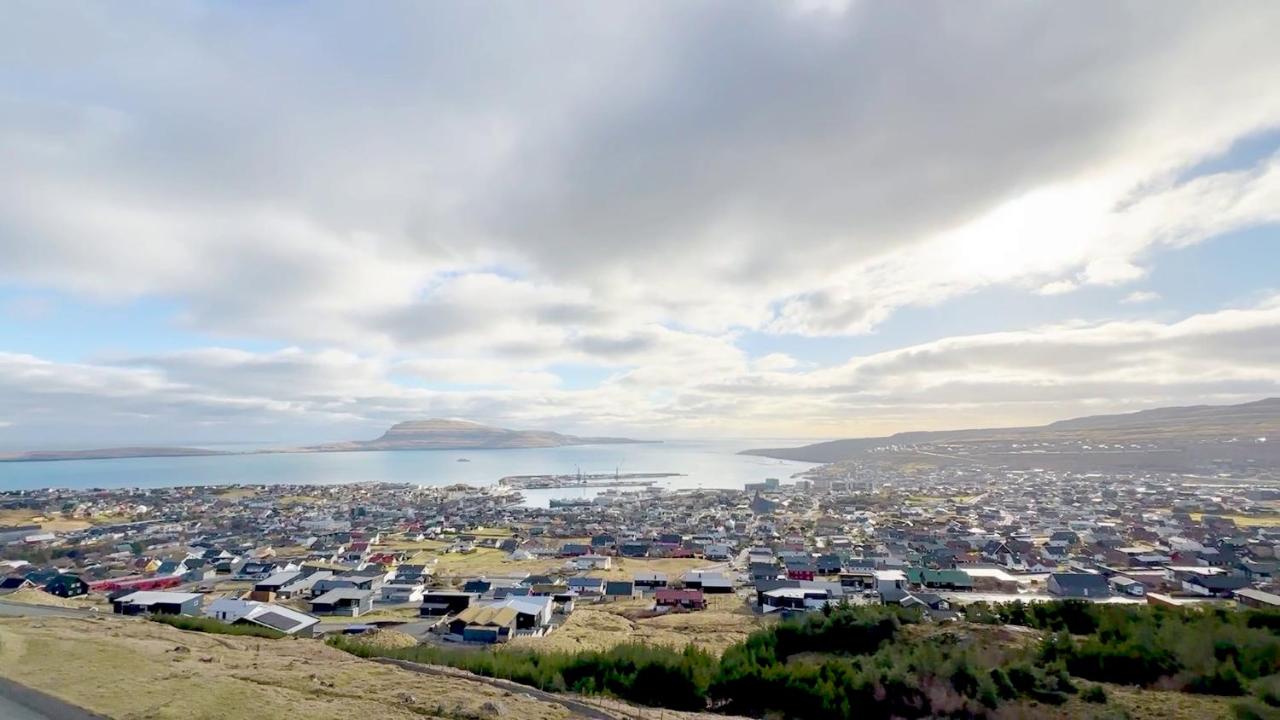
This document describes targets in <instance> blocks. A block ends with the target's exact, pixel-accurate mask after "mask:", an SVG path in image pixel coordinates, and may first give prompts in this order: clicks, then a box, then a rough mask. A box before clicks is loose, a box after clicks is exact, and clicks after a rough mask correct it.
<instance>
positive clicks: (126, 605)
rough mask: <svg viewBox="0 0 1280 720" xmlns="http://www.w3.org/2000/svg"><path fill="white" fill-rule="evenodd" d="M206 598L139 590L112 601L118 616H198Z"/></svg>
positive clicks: (194, 595)
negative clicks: (201, 604)
mask: <svg viewBox="0 0 1280 720" xmlns="http://www.w3.org/2000/svg"><path fill="white" fill-rule="evenodd" d="M202 602H204V596H203V595H201V594H199V593H184V592H164V591H159V590H137V591H134V592H130V593H127V594H124V595H121V596H120V597H117V598H115V599H113V600H112V601H111V608H112V610H113V611H114V612H115V613H116V614H117V615H196V614H198V613H199V612H200V603H202Z"/></svg>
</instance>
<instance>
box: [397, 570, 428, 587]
mask: <svg viewBox="0 0 1280 720" xmlns="http://www.w3.org/2000/svg"><path fill="white" fill-rule="evenodd" d="M430 575H431V570H430V568H428V567H427V566H426V565H400V566H398V567H397V568H396V575H395V577H394V578H392V579H391V582H393V583H396V584H397V585H413V584H414V583H418V582H422V581H423V580H426V579H427V578H428V577H429V576H430Z"/></svg>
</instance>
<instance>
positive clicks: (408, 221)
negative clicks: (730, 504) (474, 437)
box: [0, 0, 1280, 448]
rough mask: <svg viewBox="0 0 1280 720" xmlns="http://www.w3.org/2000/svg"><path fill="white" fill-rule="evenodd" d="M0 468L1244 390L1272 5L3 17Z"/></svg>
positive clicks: (1264, 242)
mask: <svg viewBox="0 0 1280 720" xmlns="http://www.w3.org/2000/svg"><path fill="white" fill-rule="evenodd" d="M3 14H4V21H3V22H0V167H3V172H0V446H2V447H31V448H37V447H39V448H47V447H84V446H104V445H115V444H141V443H146V444H169V443H183V444H199V443H215V442H244V441H252V440H257V441H264V442H308V441H324V440H335V439H350V438H363V437H373V436H376V435H377V434H378V433H380V432H381V430H382V429H383V428H385V427H386V426H387V425H389V424H391V423H394V422H398V421H401V420H409V419H417V418H427V417H457V418H467V419H471V420H476V421H480V422H486V423H491V424H496V425H502V426H506V427H515V428H540V429H556V430H561V431H566V432H577V433H594V434H605V433H609V434H627V435H631V436H635V437H642V438H655V439H660V438H673V437H682V438H683V437H694V438H701V437H705V438H715V437H731V438H753V437H768V438H796V439H801V438H804V439H814V438H830V437H855V436H869V435H881V434H888V433H892V432H897V431H903V430H923V429H944V428H960V427H973V426H997V425H1021V424H1034V423H1042V422H1049V421H1052V420H1057V419H1061V418H1066V417H1073V416H1079V415H1087V414H1097V413H1104V412H1126V411H1133V410H1138V409H1143V408H1150V407H1158V406H1166V405H1185V404H1200V403H1234V402H1243V401H1248V400H1254V399H1258V398H1262V397H1268V396H1275V395H1280V83H1278V82H1276V79H1277V77H1280V43H1277V42H1275V36H1274V29H1275V28H1276V27H1280V3H1260V2H1240V3H1236V2H1230V1H1228V2H1214V3H1203V2H1189V1H1175V2H1167V3H1158V4H1153V3H1149V2H1122V1H1111V0H1108V1H1106V2H1101V1H1098V2H1092V1H1086V2H1073V3H1041V2H1020V3H1008V2H978V3H954V2H912V3H898V2H863V1H861V0H851V1H847V2H841V1H837V0H830V1H823V0H791V1H788V0H776V1H773V2H754V1H752V0H723V1H715V0H707V1H702V0H691V1H690V2H666V1H658V2H654V1H653V0H635V1H632V2H628V1H624V0H617V1H613V2H607V3H601V2H574V3H569V2H557V1H555V0H551V1H549V2H539V3H528V2H417V1H413V2H409V1H406V2H396V1H395V0H386V1H384V2H378V3H351V2H324V1H323V0H319V1H316V2H305V3H303V2H290V1H285V0H279V1H276V2H272V1H270V0H264V1H261V2H225V1H218V2H203V1H192V0H157V1H156V2H132V3H123V4H122V3H104V2H76V1H75V0H68V1H67V2H58V3H49V2H45V1H43V0H14V1H13V2H9V3H6V6H5V10H4V13H3Z"/></svg>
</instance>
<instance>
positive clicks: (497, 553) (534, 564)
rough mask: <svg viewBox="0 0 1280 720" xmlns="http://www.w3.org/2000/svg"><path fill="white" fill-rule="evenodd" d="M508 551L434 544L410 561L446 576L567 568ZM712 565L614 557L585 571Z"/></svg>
mask: <svg viewBox="0 0 1280 720" xmlns="http://www.w3.org/2000/svg"><path fill="white" fill-rule="evenodd" d="M425 542H430V541H425ZM443 546H444V544H441V547H443ZM508 555H509V554H508V553H506V552H504V551H502V550H495V549H493V548H477V549H476V550H475V551H474V552H470V553H441V552H439V551H438V550H437V549H435V548H424V549H421V550H418V551H417V552H416V553H414V555H412V556H411V557H410V558H409V560H408V562H410V563H420V564H428V565H430V564H431V563H432V561H434V562H435V565H434V567H435V572H436V576H437V577H446V578H447V577H454V578H470V577H478V576H481V575H493V576H500V575H508V574H511V573H547V572H552V571H556V570H562V569H564V568H565V565H566V562H567V560H566V559H565V558H546V559H538V560H511V559H509V557H508ZM712 565H716V563H713V562H708V561H706V560H698V559H695V558H614V559H613V567H611V568H610V569H608V570H591V571H588V572H587V573H586V574H588V575H591V576H592V577H603V578H609V579H613V580H630V579H631V577H632V576H633V575H634V574H635V573H645V572H660V573H667V574H668V575H680V574H683V573H684V572H686V571H688V570H693V569H696V568H702V567H708V566H712Z"/></svg>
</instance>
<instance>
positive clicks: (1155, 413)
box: [739, 397, 1280, 463]
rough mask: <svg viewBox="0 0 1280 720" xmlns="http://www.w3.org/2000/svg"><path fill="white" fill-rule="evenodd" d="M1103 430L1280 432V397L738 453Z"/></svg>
mask: <svg viewBox="0 0 1280 720" xmlns="http://www.w3.org/2000/svg"><path fill="white" fill-rule="evenodd" d="M1099 433H1112V434H1113V435H1112V436H1111V437H1110V439H1112V440H1114V441H1123V442H1139V441H1141V442H1152V441H1181V442H1189V441H1203V440H1215V439H1217V440H1226V439H1229V438H1233V437H1240V436H1250V435H1255V434H1256V436H1257V437H1265V436H1277V435H1280V397H1272V398H1264V399H1261V400H1255V401H1252V402H1247V403H1240V404H1237V405H1186V406H1172V407H1162V408H1152V409H1148V410H1139V411H1136V412H1132V413H1115V414H1107V415H1087V416H1084V417H1077V418H1068V419H1065V420H1057V421H1055V422H1051V423H1048V424H1045V425H1033V426H1020V427H1004V428H971V429H961V430H914V431H907V432H900V433H895V434H893V435H887V436H882V437H869V438H849V439H845V440H828V441H825V442H820V443H812V444H809V445H802V446H799V447H794V448H756V449H750V450H743V451H741V452H739V454H740V455H754V456H760V457H769V458H776V459H779V460H798V461H802V462H819V463H830V462H840V461H842V460H849V459H852V458H854V457H857V456H858V455H859V454H861V453H863V452H865V451H867V450H870V449H872V448H876V447H884V446H886V445H915V444H921V443H927V442H960V443H964V442H1016V441H1030V440H1046V441H1050V440H1057V441H1064V440H1091V439H1100V438H1099V437H1098V434H1099Z"/></svg>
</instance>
